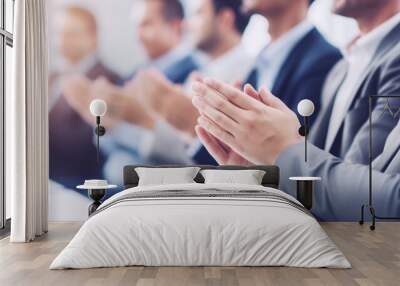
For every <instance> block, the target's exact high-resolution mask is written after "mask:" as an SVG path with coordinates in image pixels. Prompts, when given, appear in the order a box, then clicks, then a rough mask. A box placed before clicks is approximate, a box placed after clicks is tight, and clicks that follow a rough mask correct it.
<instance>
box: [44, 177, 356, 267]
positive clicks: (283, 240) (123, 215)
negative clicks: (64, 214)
mask: <svg viewBox="0 0 400 286" xmlns="http://www.w3.org/2000/svg"><path fill="white" fill-rule="evenodd" d="M205 187H207V188H215V189H217V190H219V191H220V190H221V191H223V190H227V191H239V190H262V191H268V192H270V193H274V194H276V195H279V196H282V197H284V198H286V199H287V200H288V201H289V200H291V201H293V202H296V203H297V204H299V203H298V202H297V201H295V200H294V199H293V198H292V197H290V196H289V195H286V194H284V193H283V192H281V191H279V190H275V189H272V188H266V187H262V186H250V185H228V184H222V185H221V184H207V185H205V184H184V185H182V184H180V185H166V186H151V187H136V188H132V189H128V190H125V191H123V192H121V193H119V194H117V195H115V196H113V197H112V198H110V199H109V200H107V201H106V202H104V203H103V204H102V206H101V207H100V210H101V209H102V208H103V210H102V211H100V212H99V213H97V214H95V215H94V216H92V217H91V218H89V219H88V220H87V221H86V222H85V224H84V225H83V226H82V228H81V229H80V230H79V232H78V233H77V234H76V236H75V237H74V238H73V239H72V241H71V242H70V243H69V244H68V246H67V247H66V248H65V249H64V250H63V251H62V252H61V254H60V255H59V256H58V257H57V258H56V259H55V260H54V261H53V263H52V264H51V266H50V269H64V268H92V267H117V266H132V265H144V266H292V267H331V268H349V267H350V263H349V262H348V261H347V259H346V258H345V257H344V255H343V254H342V252H341V251H340V250H338V248H337V247H336V246H335V244H334V243H333V242H332V241H331V240H330V238H329V237H328V236H327V234H326V233H325V232H324V230H323V229H322V228H321V226H320V225H319V224H318V222H317V221H316V220H315V219H314V218H313V217H312V216H311V215H309V214H307V213H305V212H303V211H301V210H299V208H296V207H293V206H292V205H290V204H284V203H281V202H275V201H273V200H271V201H267V200H263V199H258V198H235V197H232V198H231V197H227V198H212V197H209V198H204V197H202V198H197V197H193V198H191V197H189V198H188V197H186V198H151V199H141V200H131V201H130V200H127V201H121V202H118V203H115V202H116V201H118V199H119V198H121V197H123V196H127V195H129V194H131V193H132V192H145V191H168V190H198V191H201V190H204V188H205ZM135 194H136V193H135ZM113 202H114V203H115V204H113Z"/></svg>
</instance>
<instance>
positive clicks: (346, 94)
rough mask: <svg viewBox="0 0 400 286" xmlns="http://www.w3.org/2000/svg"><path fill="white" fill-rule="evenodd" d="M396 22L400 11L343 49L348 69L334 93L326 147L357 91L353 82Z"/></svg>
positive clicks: (360, 74) (399, 17)
mask: <svg viewBox="0 0 400 286" xmlns="http://www.w3.org/2000/svg"><path fill="white" fill-rule="evenodd" d="M398 23H400V13H399V14H397V15H396V16H393V17H392V18H390V19H389V20H387V21H386V22H384V23H383V24H381V25H380V26H378V27H377V28H375V29H374V30H372V31H371V32H370V33H368V34H366V35H365V36H363V37H361V38H359V39H358V40H357V41H356V42H355V43H354V44H353V45H351V47H349V48H348V49H347V50H345V51H343V54H344V57H345V60H346V61H347V63H348V71H347V75H346V77H345V79H344V81H343V83H342V85H341V87H340V88H339V90H338V93H337V95H336V99H335V103H334V106H333V110H332V116H331V119H330V122H329V129H328V134H327V138H326V145H325V147H326V148H329V147H330V146H331V144H332V143H333V141H334V139H335V137H336V135H337V131H338V130H339V129H340V125H341V124H342V122H343V120H344V118H345V116H346V113H347V111H348V109H349V107H350V105H351V102H352V100H353V97H352V95H355V94H356V92H357V91H356V90H354V89H355V88H356V86H355V84H356V83H357V82H358V81H359V80H360V79H361V76H362V75H363V72H364V71H365V70H366V69H367V67H368V66H369V64H370V62H371V60H372V58H373V57H374V54H375V52H376V50H377V49H378V47H379V44H380V43H381V42H382V40H383V39H384V38H385V36H386V35H387V34H388V33H389V32H390V31H391V30H392V29H393V28H394V27H395V26H396V25H397V24H398Z"/></svg>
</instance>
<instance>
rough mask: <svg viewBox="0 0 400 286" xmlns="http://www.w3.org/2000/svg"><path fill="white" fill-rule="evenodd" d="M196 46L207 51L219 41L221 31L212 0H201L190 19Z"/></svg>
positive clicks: (189, 23) (190, 27) (189, 24)
mask: <svg viewBox="0 0 400 286" xmlns="http://www.w3.org/2000/svg"><path fill="white" fill-rule="evenodd" d="M188 26H189V29H190V32H191V33H190V34H191V35H192V37H193V41H194V44H195V46H196V47H197V48H198V49H200V50H202V51H205V52H208V51H210V50H211V49H213V47H214V46H215V45H217V43H218V38H219V32H218V27H219V25H218V23H217V19H216V14H215V11H214V5H213V3H212V0H200V1H199V5H198V6H197V7H196V10H195V12H194V14H193V15H192V16H191V17H190V19H189V20H188Z"/></svg>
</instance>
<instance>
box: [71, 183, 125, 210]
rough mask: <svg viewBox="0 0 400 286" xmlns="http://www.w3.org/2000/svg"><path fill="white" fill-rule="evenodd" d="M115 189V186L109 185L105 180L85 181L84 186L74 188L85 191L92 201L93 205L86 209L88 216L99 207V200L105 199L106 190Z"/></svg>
mask: <svg viewBox="0 0 400 286" xmlns="http://www.w3.org/2000/svg"><path fill="white" fill-rule="evenodd" d="M117 187H118V186H116V185H109V184H108V183H107V181H105V180H86V181H85V184H83V185H80V186H77V187H76V188H77V189H81V190H87V192H88V195H89V198H91V199H92V200H93V203H92V204H91V205H90V206H89V208H88V213H89V216H91V215H92V214H93V213H94V212H95V211H96V210H97V208H98V207H99V206H100V205H101V200H102V199H103V198H104V197H105V195H106V193H107V190H108V189H115V188H117Z"/></svg>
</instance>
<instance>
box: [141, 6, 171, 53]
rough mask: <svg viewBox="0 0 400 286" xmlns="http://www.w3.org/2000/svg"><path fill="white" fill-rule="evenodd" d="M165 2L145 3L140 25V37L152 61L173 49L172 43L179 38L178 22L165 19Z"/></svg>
mask: <svg viewBox="0 0 400 286" xmlns="http://www.w3.org/2000/svg"><path fill="white" fill-rule="evenodd" d="M162 2H163V1H156V0H153V1H145V2H144V3H143V5H144V6H143V12H142V15H141V18H140V21H139V25H138V36H139V39H140V41H141V43H142V44H143V46H144V48H145V49H146V51H147V54H148V56H149V57H150V58H151V59H156V58H158V57H160V56H162V55H164V54H165V53H167V52H168V51H169V50H170V49H171V42H172V41H175V39H176V38H177V36H178V35H177V26H176V24H177V23H176V21H175V23H174V22H168V21H166V20H165V19H164V16H163V13H162V8H163V6H162V5H163V3H162Z"/></svg>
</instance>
